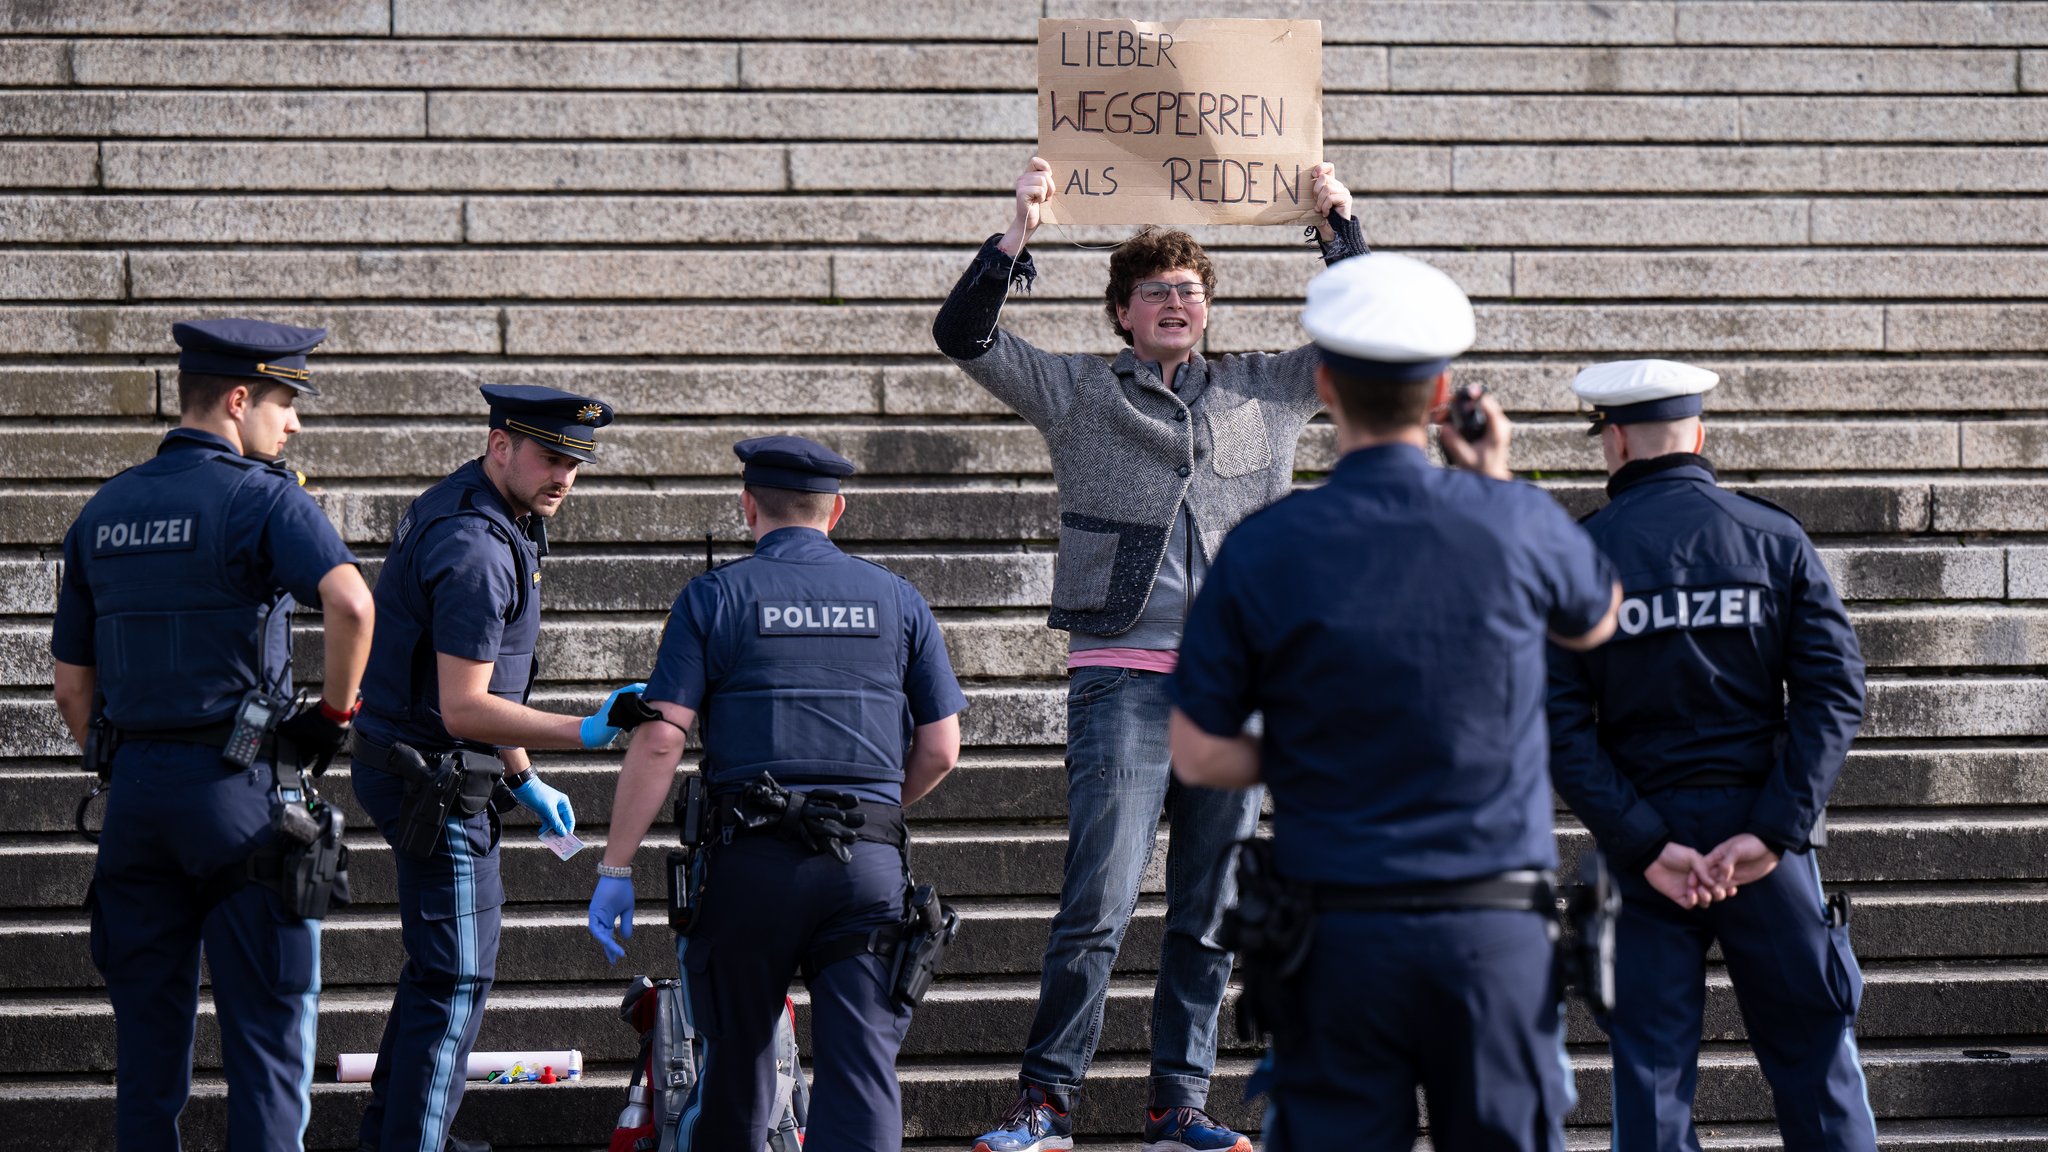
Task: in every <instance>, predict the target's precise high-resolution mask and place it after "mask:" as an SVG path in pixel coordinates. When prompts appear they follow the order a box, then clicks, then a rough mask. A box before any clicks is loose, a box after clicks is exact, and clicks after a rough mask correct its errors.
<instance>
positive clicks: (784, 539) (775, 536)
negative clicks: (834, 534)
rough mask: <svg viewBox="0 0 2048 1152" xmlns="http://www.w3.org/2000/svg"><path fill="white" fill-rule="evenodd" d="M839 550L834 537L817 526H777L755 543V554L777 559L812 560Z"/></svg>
mask: <svg viewBox="0 0 2048 1152" xmlns="http://www.w3.org/2000/svg"><path fill="white" fill-rule="evenodd" d="M837 551H839V549H838V547H837V546H835V545H834V544H833V543H832V538H831V537H829V536H827V535H825V534H824V533H823V532H820V531H818V530H817V529H816V528H805V527H802V526H791V527H788V528H777V529H776V530H775V531H773V532H770V533H768V534H767V535H766V536H763V537H761V539H759V540H758V541H756V542H755V543H754V555H756V556H767V557H771V558H773V559H777V560H812V559H816V558H817V557H819V556H823V555H826V554H828V553H832V552H837Z"/></svg>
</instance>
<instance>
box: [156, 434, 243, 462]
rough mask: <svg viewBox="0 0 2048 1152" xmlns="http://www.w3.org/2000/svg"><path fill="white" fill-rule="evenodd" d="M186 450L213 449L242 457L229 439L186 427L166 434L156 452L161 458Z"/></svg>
mask: <svg viewBox="0 0 2048 1152" xmlns="http://www.w3.org/2000/svg"><path fill="white" fill-rule="evenodd" d="M185 448H212V449H216V450H218V451H221V452H227V453H232V454H235V455H240V453H237V452H235V446H234V445H233V444H230V443H228V438H227V437H225V436H222V435H221V434H220V433H218V432H208V431H205V430H203V429H199V428H184V427H178V428H173V429H171V430H170V431H169V432H166V433H164V438H163V440H162V441H161V442H160V443H158V444H157V446H156V451H157V455H159V456H161V455H163V454H164V453H166V452H170V451H172V450H174V449H185Z"/></svg>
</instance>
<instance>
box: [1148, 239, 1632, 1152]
mask: <svg viewBox="0 0 2048 1152" xmlns="http://www.w3.org/2000/svg"><path fill="white" fill-rule="evenodd" d="M1302 325H1303V327H1305V328H1307V329H1308V331H1309V334H1310V335H1311V336H1312V337H1313V338H1314V339H1315V342H1316V345H1317V347H1318V348H1320V349H1321V353H1322V364H1321V366H1320V367H1319V369H1318V370H1317V373H1316V388H1317V391H1318V394H1319V395H1321V397H1322V399H1323V402H1324V404H1325V405H1326V406H1327V407H1328V409H1329V412H1330V415H1331V418H1332V420H1333V421H1334V422H1335V424H1336V426H1337V444H1338V448H1339V451H1340V452H1341V453H1342V458H1341V459H1340V460H1339V461H1338V463H1337V465H1336V467H1335V468H1334V469H1333V470H1332V471H1331V473H1330V478H1329V481H1328V483H1326V484H1325V485H1323V486H1322V487H1321V488H1319V489H1315V490H1312V491H1306V492H1299V493H1296V494H1294V495H1292V496H1289V497H1287V498H1285V499H1283V500H1281V501H1280V502H1278V503H1276V504H1274V505H1272V506H1271V507H1269V508H1267V509H1266V510H1264V511H1261V512H1255V513H1253V514H1252V515H1251V516H1250V517H1249V518H1247V519H1246V520H1245V521H1244V522H1243V523H1242V524H1241V525H1239V526H1238V528H1237V529H1236V530H1234V531H1233V532H1232V533H1231V534H1230V537H1229V538H1228V539H1227V540H1226V541H1225V542H1224V545H1223V548H1222V551H1221V553H1220V554H1219V555H1218V556H1217V558H1216V563H1215V566H1214V567H1213V568H1212V569H1211V570H1210V573H1209V582H1208V583H1207V584H1206V585H1205V586H1204V587H1203V589H1202V591H1201V594H1200V595H1199V596H1198V597H1197V598H1196V600H1195V604H1194V609H1193V612H1192V614H1191V615H1190V617H1189V619H1188V626H1187V637H1186V639H1185V641H1184V642H1183V644H1182V647H1181V658H1180V666H1179V668H1178V669H1177V670H1176V671H1175V673H1174V677H1173V681H1172V686H1171V687H1172V692H1173V696H1174V702H1175V705H1176V710H1175V712H1174V715H1173V720H1172V724H1173V732H1172V746H1173V764H1174V770H1175V772H1176V773H1177V774H1178V775H1179V777H1180V779H1181V780H1182V781H1183V782H1184V783H1187V784H1191V785H1199V786H1203V787H1217V788H1245V787H1250V786H1251V785H1252V784H1254V783H1256V782H1258V781H1261V780H1263V781H1264V783H1265V785H1266V788H1267V790H1268V792H1269V793H1270V794H1271V795H1272V797H1273V839H1272V842H1271V845H1270V861H1271V865H1272V868H1273V870H1274V871H1275V872H1276V873H1277V877H1278V882H1279V884H1280V885H1281V887H1282V888H1283V889H1284V890H1285V891H1286V892H1288V893H1292V896H1291V897H1290V900H1291V901H1292V902H1293V903H1294V904H1295V905H1296V906H1299V907H1301V908H1303V909H1304V910H1305V911H1304V912H1303V913H1302V914H1301V921H1302V923H1303V924H1304V925H1306V930H1305V933H1301V932H1297V933H1296V934H1295V935H1294V937H1293V939H1292V940H1291V941H1290V946H1291V947H1290V950H1291V951H1294V952H1295V961H1296V963H1297V964H1298V968H1296V969H1295V971H1294V974H1293V975H1292V977H1291V978H1289V979H1286V980H1284V981H1278V982H1277V987H1276V988H1275V990H1274V992H1273V998H1272V999H1271V1000H1270V1001H1268V1003H1271V1004H1274V1005H1276V1010H1275V1011H1274V1012H1273V1013H1272V1023H1273V1032H1274V1041H1273V1067H1272V1102H1273V1112H1272V1116H1271V1118H1270V1120H1269V1127H1268V1131H1267V1139H1266V1147H1268V1148H1270V1149H1280V1150H1289V1152H1291V1150H1296V1149H1321V1148H1347V1149H1390V1150H1391V1149H1402V1150H1404V1152H1405V1150H1406V1149H1407V1148H1409V1147H1410V1146H1411V1145H1412V1144H1413V1143H1414V1142H1415V1133H1416V1112H1415V1088H1416V1086H1417V1085H1418V1084H1419V1085H1420V1086H1421V1087H1422V1089H1423V1090H1424V1092H1425V1093H1427V1095H1428V1099H1429V1121H1430V1137H1431V1140H1432V1141H1433V1142H1434V1145H1435V1147H1437V1148H1439V1149H1446V1150H1452V1152H1456V1150H1460V1149H1479V1148H1485V1149H1531V1148H1553V1149H1554V1148H1561V1147H1562V1146H1563V1145H1562V1141H1563V1128H1562V1122H1563V1119H1564V1115H1565V1113H1566V1112H1568V1111H1570V1109H1571V1107H1572V1105H1573V1102H1574V1097H1573V1091H1572V1085H1571V1074H1570V1071H1569V1069H1568V1067H1567V1065H1566V1064H1565V1061H1564V1053H1563V1047H1562V1041H1563V1035H1562V1030H1561V1026H1560V1022H1559V1018H1560V1012H1559V1005H1558V1001H1557V993H1556V991H1555V985H1554V984H1553V978H1552V961H1551V954H1552V944H1551V941H1550V937H1549V928H1550V925H1549V923H1548V922H1547V920H1546V915H1545V912H1543V911H1540V910H1539V909H1543V908H1545V907H1546V906H1547V905H1548V903H1549V886H1548V884H1547V883H1546V882H1545V875H1544V873H1545V870H1547V869H1550V868H1552V867H1553V866H1554V865H1555V862H1556V848H1555V845H1554V843H1553V840H1552V836H1551V801H1550V781H1549V778H1548V775H1547V773H1546V772H1545V766H1546V765H1545V760H1546V756H1545V748H1544V735H1545V734H1544V729H1543V668H1544V643H1545V638H1546V636H1547V637H1549V638H1550V639H1553V640H1555V641H1556V642H1558V643H1561V644H1564V645H1567V646H1570V647H1573V648H1578V649H1584V648H1590V647H1592V646H1593V645H1595V644H1598V643H1599V642H1600V641H1601V640H1603V639H1605V638H1606V636H1607V635H1608V633H1609V632H1610V631H1612V629H1613V626H1614V623H1613V622H1614V605H1615V602H1616V600H1617V599H1618V595H1619V589H1618V588H1617V586H1616V585H1615V582H1614V579H1613V575H1612V572H1611V570H1610V568H1609V567H1608V565H1607V563H1606V562H1605V561H1604V560H1603V559H1602V558H1601V557H1600V555H1599V552H1598V551H1597V550H1596V549H1595V548H1594V547H1593V543H1592V541H1591V540H1589V539H1588V538H1587V536H1586V534H1585V533H1584V532H1583V531H1581V530H1580V529H1579V528H1578V527H1577V526H1576V525H1574V524H1573V523H1572V522H1571V519H1570V517H1568V516H1566V515H1565V513H1564V512H1563V511H1562V510H1561V509H1560V508H1559V507H1558V505H1557V503H1556V502H1555V501H1553V500H1552V499H1551V498H1550V497H1549V496H1548V495H1546V494H1544V493H1543V492H1542V491H1540V490H1538V489H1536V488H1533V487H1531V486H1529V485H1526V484H1519V483H1513V482H1511V481H1510V477H1509V473H1508V468H1507V447H1508V439H1509V429H1508V426H1507V421H1506V419H1505V417H1503V416H1502V415H1501V412H1500V408H1499V405H1498V404H1496V403H1495V402H1494V401H1493V400H1492V399H1491V398H1490V397H1486V398H1483V399H1482V400H1481V404H1482V406H1483V409H1484V411H1485V412H1486V414H1487V416H1488V424H1487V428H1486V431H1485V434H1484V436H1483V437H1482V438H1481V439H1479V440H1478V441H1476V442H1471V443H1468V442H1467V441H1465V440H1464V439H1463V438H1461V437H1460V436H1458V435H1456V434H1454V433H1450V432H1446V433H1444V434H1443V435H1442V436H1441V438H1440V439H1441V440H1442V443H1443V449H1444V452H1445V455H1446V456H1447V457H1449V459H1450V460H1451V461H1452V462H1453V463H1454V464H1456V465H1457V466H1458V470H1446V469H1440V468H1436V467H1433V466H1431V464H1430V462H1429V460H1428V458H1427V457H1426V456H1425V455H1424V448H1425V446H1426V444H1427V433H1426V428H1425V424H1426V421H1427V420H1428V418H1429V416H1428V414H1429V413H1430V412H1431V410H1432V409H1433V408H1436V407H1438V406H1441V405H1443V404H1444V403H1445V401H1446V397H1447V395H1448V388H1449V381H1450V371H1449V365H1450V359H1451V357H1453V356H1455V355H1457V354H1458V353H1460V352H1462V351H1464V350H1465V349H1466V348H1467V347H1469V346H1470V345H1471V343H1472V338H1473V322H1472V308H1471V305H1470V304H1469V303H1468V302H1467V301H1466V299H1465V295H1464V293H1462V292H1460V291H1459V290H1458V287H1457V285H1455V284H1453V283H1452V282H1451V280H1450V278H1449V277H1447V276H1444V275H1443V274H1442V273H1440V272H1437V271H1435V270H1434V269H1432V268H1429V267H1427V266H1426V265H1423V264H1420V263H1418V262H1416V261H1413V260H1409V259H1406V258H1404V257H1401V256H1394V255H1386V254H1380V255H1372V256H1361V257H1358V258H1356V259H1352V260H1347V261H1345V262H1343V263H1342V264H1338V265H1335V266H1334V267H1332V268H1330V269H1329V270H1328V271H1326V272H1324V273H1323V274H1322V275H1320V276H1318V277H1317V278H1316V279H1315V280H1314V281H1313V282H1311V283H1310V285H1309V289H1308V307H1307V310H1306V311H1305V312H1304V313H1303V315H1302ZM1254 713H1263V716H1264V723H1263V735H1262V736H1260V737H1257V738H1254V737H1251V736H1247V735H1245V734H1244V727H1245V722H1246V720H1247V719H1248V718H1249V717H1251V716H1252V715H1253V714H1254ZM1361 990H1364V991H1363V992H1361Z"/></svg>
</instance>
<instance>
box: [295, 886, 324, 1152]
mask: <svg viewBox="0 0 2048 1152" xmlns="http://www.w3.org/2000/svg"><path fill="white" fill-rule="evenodd" d="M306 934H307V935H308V936H309V937H311V939H312V944H313V979H312V982H311V983H310V984H309V985H307V987H306V994H305V995H304V996H302V997H301V998H300V1000H299V1146H300V1147H304V1146H305V1143H306V1126H307V1125H309V1124H311V1123H312V1122H313V1053H314V1052H315V1051H316V1045H317V1043H318V1041H319V1037H320V921H318V920H308V921H306Z"/></svg>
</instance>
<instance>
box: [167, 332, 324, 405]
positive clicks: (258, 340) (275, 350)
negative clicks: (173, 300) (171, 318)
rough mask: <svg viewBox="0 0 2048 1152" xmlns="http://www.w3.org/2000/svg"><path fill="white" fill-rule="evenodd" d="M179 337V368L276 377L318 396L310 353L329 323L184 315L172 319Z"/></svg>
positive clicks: (248, 376) (258, 377) (252, 376)
mask: <svg viewBox="0 0 2048 1152" xmlns="http://www.w3.org/2000/svg"><path fill="white" fill-rule="evenodd" d="M171 339H173V340H175V341H177V342H178V348H179V349H180V351H179V353H178V371H180V372H203V373H205V374H206V375H209V376H241V377H247V378H249V379H254V380H276V381H278V382H279V383H282V384H289V385H291V386H292V387H293V388H294V389H297V390H298V391H300V392H303V393H305V394H306V395H308V396H318V395H319V394H320V389H318V388H315V387H313V383H312V374H311V373H309V372H307V371H306V353H308V352H310V351H312V350H313V347H314V345H316V344H318V343H320V342H321V341H322V340H325V339H327V329H325V328H295V327H293V326H292V325H290V324H272V323H270V322H269V321H267V320H248V319H244V318H242V317H240V316H230V317H228V318H226V319H223V320H183V321H180V322H178V323H176V324H173V325H171Z"/></svg>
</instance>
